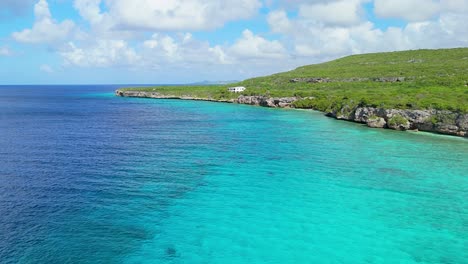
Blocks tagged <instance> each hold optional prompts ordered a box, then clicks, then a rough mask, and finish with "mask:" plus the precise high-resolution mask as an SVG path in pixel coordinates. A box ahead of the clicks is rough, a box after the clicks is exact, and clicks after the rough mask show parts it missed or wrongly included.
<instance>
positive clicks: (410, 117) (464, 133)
mask: <svg viewBox="0 0 468 264" xmlns="http://www.w3.org/2000/svg"><path fill="white" fill-rule="evenodd" d="M115 94H116V95H117V96H122V97H140V98H156V99H182V100H199V101H211V102H224V103H237V104H247V105H256V106H263V107H273V108H294V102H296V101H298V100H300V99H306V98H297V97H280V98H272V97H266V96H243V95H241V96H239V97H238V98H236V99H229V100H216V99H212V98H197V97H190V96H172V95H163V94H160V93H158V92H143V91H125V90H116V91H115ZM309 99H312V98H309ZM326 116H329V117H333V118H336V119H338V120H347V121H352V122H357V123H362V124H366V125H367V126H368V127H372V128H388V129H394V130H402V131H404V130H416V131H426V132H432V133H438V134H445V135H453V136H460V137H468V114H463V113H457V112H452V111H448V110H433V109H429V110H400V109H384V108H374V107H349V106H344V107H343V108H342V109H339V110H338V111H333V112H328V113H326Z"/></svg>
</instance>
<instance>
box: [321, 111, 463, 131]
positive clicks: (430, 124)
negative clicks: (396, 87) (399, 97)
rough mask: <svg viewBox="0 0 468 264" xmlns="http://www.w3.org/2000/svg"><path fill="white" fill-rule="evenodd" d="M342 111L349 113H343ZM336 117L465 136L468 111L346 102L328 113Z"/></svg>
mask: <svg viewBox="0 0 468 264" xmlns="http://www.w3.org/2000/svg"><path fill="white" fill-rule="evenodd" d="M343 112H345V113H349V114H347V115H343ZM327 115H328V116H331V117H335V118H337V119H342V120H348V121H353V122H358V123H364V124H367V126H369V127H376V128H390V129H395V130H419V131H427V132H434V133H439V134H447V135H454V136H462V137H463V136H468V133H467V132H468V114H463V113H456V112H451V111H447V110H434V109H429V110H410V109H405V110H403V109H384V108H373V107H356V108H355V109H353V110H350V109H349V107H348V106H345V107H343V108H342V109H340V110H338V111H334V112H330V113H328V114H327Z"/></svg>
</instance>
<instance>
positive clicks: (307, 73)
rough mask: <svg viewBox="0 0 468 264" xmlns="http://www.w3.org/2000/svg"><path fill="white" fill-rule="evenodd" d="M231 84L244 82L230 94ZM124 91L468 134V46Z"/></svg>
mask: <svg viewBox="0 0 468 264" xmlns="http://www.w3.org/2000/svg"><path fill="white" fill-rule="evenodd" d="M230 86H244V87H246V90H245V91H244V92H242V93H231V92H229V91H228V90H227V88H228V87H230ZM117 94H118V95H120V96H131V97H152V98H181V99H194V100H210V101H224V102H234V103H243V104H251V105H262V106H268V107H294V108H306V109H315V110H319V111H323V112H325V113H327V115H329V116H332V117H335V118H337V119H344V120H350V121H355V122H361V123H367V125H368V126H372V127H385V128H392V129H398V130H407V129H419V130H425V131H432V132H437V133H444V134H452V135H461V136H465V135H468V132H467V131H468V48H457V49H440V50H414V51H401V52H389V53H374V54H364V55H353V56H348V57H345V58H341V59H338V60H334V61H330V62H326V63H321V64H314V65H308V66H303V67H299V68H297V69H295V70H292V71H289V72H284V73H278V74H273V75H270V76H265V77H258V78H253V79H248V80H245V81H242V82H238V83H235V84H231V85H217V86H167V87H146V88H138V87H137V88H125V89H119V90H118V91H117Z"/></svg>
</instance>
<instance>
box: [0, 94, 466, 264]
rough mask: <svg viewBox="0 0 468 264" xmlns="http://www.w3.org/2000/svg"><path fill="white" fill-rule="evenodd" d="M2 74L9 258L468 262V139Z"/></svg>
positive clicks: (0, 126)
mask: <svg viewBox="0 0 468 264" xmlns="http://www.w3.org/2000/svg"><path fill="white" fill-rule="evenodd" d="M116 88H118V87H117V86H112V85H107V86H0V263H223V264H225V263H317V264H320V263H467V260H468V141H467V139H466V138H465V139H464V138H457V137H449V136H441V135H433V134H428V133H413V132H397V131H390V130H380V129H369V128H366V127H364V126H363V125H360V124H355V123H349V122H341V121H336V120H334V119H330V118H326V117H324V116H323V114H321V113H318V112H314V111H299V110H285V109H269V108H261V107H253V106H246V105H234V104H224V103H211V102H199V101H181V100H154V99H138V98H120V97H115V96H114V95H113V91H114V90H115V89H116Z"/></svg>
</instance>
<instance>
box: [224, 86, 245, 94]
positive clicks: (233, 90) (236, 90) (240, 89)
mask: <svg viewBox="0 0 468 264" xmlns="http://www.w3.org/2000/svg"><path fill="white" fill-rule="evenodd" d="M228 91H229V92H231V93H241V92H243V91H245V87H244V86H236V87H229V88H228Z"/></svg>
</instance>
